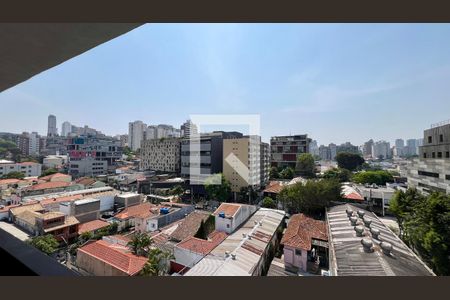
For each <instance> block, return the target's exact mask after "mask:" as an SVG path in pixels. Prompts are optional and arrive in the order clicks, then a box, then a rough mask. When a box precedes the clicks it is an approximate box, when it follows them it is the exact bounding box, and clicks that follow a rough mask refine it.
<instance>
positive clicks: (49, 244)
mask: <svg viewBox="0 0 450 300" xmlns="http://www.w3.org/2000/svg"><path fill="white" fill-rule="evenodd" d="M30 244H31V245H32V246H34V247H36V248H37V249H39V250H40V251H42V252H44V253H46V254H52V253H54V252H55V251H56V250H57V249H58V246H59V243H58V241H57V240H56V238H55V237H54V236H53V235H51V234H47V235H43V236H37V237H34V238H33V239H32V240H31V242H30Z"/></svg>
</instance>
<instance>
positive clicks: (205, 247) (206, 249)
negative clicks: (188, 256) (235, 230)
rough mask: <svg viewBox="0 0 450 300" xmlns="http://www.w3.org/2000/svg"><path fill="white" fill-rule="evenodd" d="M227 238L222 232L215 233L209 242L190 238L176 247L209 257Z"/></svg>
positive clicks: (209, 237)
mask: <svg viewBox="0 0 450 300" xmlns="http://www.w3.org/2000/svg"><path fill="white" fill-rule="evenodd" d="M226 238H227V234H226V233H225V232H221V231H213V232H212V233H211V234H210V235H209V236H208V239H207V240H203V239H199V238H196V237H189V238H187V239H185V240H184V241H182V242H180V243H178V244H177V245H176V246H177V247H179V248H182V249H186V250H189V251H192V252H195V253H199V254H202V255H207V254H208V253H210V252H211V251H212V250H214V248H216V247H217V246H218V245H219V244H220V243H222V242H223V241H224V240H225V239H226Z"/></svg>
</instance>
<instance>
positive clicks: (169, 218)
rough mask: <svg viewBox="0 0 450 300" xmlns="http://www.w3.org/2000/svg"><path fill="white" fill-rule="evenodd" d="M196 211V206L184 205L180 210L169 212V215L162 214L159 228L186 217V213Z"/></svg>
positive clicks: (159, 219) (159, 218)
mask: <svg viewBox="0 0 450 300" xmlns="http://www.w3.org/2000/svg"><path fill="white" fill-rule="evenodd" d="M193 211H194V206H192V205H188V206H182V207H181V208H179V210H177V211H174V212H172V213H169V214H167V215H160V216H159V217H158V228H161V227H164V226H166V225H169V224H171V223H173V222H175V221H178V220H181V219H183V218H184V217H185V215H188V214H190V213H191V212H193Z"/></svg>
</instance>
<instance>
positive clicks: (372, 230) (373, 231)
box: [370, 228, 380, 240]
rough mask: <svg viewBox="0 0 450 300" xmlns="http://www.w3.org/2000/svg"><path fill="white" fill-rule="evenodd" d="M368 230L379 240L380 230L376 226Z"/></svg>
mask: <svg viewBox="0 0 450 300" xmlns="http://www.w3.org/2000/svg"><path fill="white" fill-rule="evenodd" d="M370 232H371V233H372V236H373V237H374V238H376V239H377V240H380V238H379V237H380V230H379V229H376V228H370Z"/></svg>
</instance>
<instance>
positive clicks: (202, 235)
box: [195, 220, 208, 240]
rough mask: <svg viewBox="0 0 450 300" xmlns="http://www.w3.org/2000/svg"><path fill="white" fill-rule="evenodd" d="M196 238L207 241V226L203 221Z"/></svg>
mask: <svg viewBox="0 0 450 300" xmlns="http://www.w3.org/2000/svg"><path fill="white" fill-rule="evenodd" d="M195 237H196V238H199V239H203V240H206V239H207V238H208V233H207V232H206V225H205V222H203V220H202V221H201V222H200V226H199V227H198V230H197V233H196V234H195Z"/></svg>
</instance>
